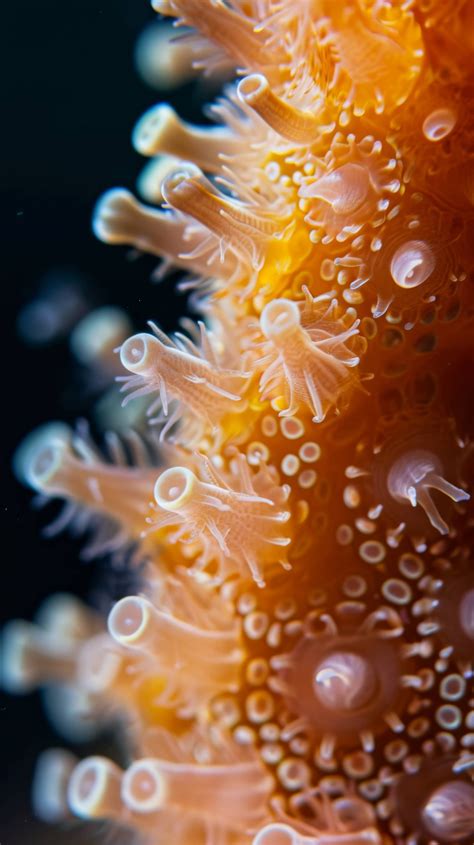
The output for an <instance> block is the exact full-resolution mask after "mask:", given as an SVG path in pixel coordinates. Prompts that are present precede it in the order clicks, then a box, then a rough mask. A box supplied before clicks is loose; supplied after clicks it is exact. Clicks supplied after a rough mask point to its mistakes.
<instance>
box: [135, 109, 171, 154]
mask: <svg viewBox="0 0 474 845" xmlns="http://www.w3.org/2000/svg"><path fill="white" fill-rule="evenodd" d="M176 125H177V117H176V114H175V112H174V109H172V108H171V106H168V105H167V104H166V103H160V104H159V105H158V106H153V107H152V108H151V109H148V111H146V112H145V114H144V115H143V116H142V117H141V118H140V120H139V121H138V122H137V124H136V126H135V128H134V130H133V133H132V143H133V146H134V147H135V149H136V151H137V152H138V153H141V154H142V155H145V156H152V155H155V154H156V153H159V152H160V151H161V144H162V142H163V139H164V136H165V133H166V132H168V130H169V129H170V128H171V130H173V128H174V127H176Z"/></svg>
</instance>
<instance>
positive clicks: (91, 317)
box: [70, 306, 131, 365]
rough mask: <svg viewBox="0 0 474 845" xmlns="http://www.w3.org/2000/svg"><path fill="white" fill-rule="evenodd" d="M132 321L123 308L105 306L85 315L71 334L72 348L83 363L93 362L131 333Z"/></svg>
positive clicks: (118, 344)
mask: <svg viewBox="0 0 474 845" xmlns="http://www.w3.org/2000/svg"><path fill="white" fill-rule="evenodd" d="M130 330H131V324H130V321H129V319H128V317H127V315H126V314H125V312H124V311H122V309H121V308H116V307H114V306H104V307H103V308H96V310H95V311H92V313H91V314H88V315H87V317H84V319H82V320H81V321H80V323H78V325H77V326H76V327H75V329H74V331H73V332H72V335H71V340H70V343H71V349H72V352H73V354H74V355H75V357H76V358H77V360H78V361H80V363H81V364H86V365H87V364H93V363H95V362H96V361H97V360H100V358H101V357H102V355H103V354H104V353H105V354H107V353H108V352H110V351H111V350H112V349H115V347H117V346H120V344H121V343H123V341H124V340H125V338H126V337H127V335H129V334H130Z"/></svg>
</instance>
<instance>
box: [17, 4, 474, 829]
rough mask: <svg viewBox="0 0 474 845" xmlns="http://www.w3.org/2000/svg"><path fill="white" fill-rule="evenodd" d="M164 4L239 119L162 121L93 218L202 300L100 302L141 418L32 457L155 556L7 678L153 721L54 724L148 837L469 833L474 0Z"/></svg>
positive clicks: (86, 351) (91, 331)
mask: <svg viewBox="0 0 474 845" xmlns="http://www.w3.org/2000/svg"><path fill="white" fill-rule="evenodd" d="M153 6H154V8H155V10H156V11H157V12H158V13H160V15H162V16H164V18H169V19H171V20H173V19H174V20H175V25H176V26H177V28H178V29H177V33H176V32H175V31H174V30H172V29H171V27H170V22H169V21H163V23H162V29H161V34H160V37H159V39H158V40H157V42H156V44H155V49H156V50H158V51H159V54H158V55H159V61H157V62H156V67H155V73H156V72H159V73H161V75H162V82H163V81H164V84H165V85H166V84H169V85H174V84H179V83H180V82H181V81H182V80H184V79H186V78H188V77H189V75H191V74H192V73H194V72H196V69H200V70H201V72H202V73H203V74H207V75H208V74H211V75H214V76H217V77H218V78H222V80H226V82H225V87H224V93H223V95H222V97H220V98H219V99H217V100H216V101H215V102H214V103H213V104H212V105H211V106H210V107H209V116H210V117H211V119H212V120H213V121H214V123H215V125H214V126H209V125H206V126H193V125H189V124H186V123H184V122H183V121H181V120H180V118H179V117H178V116H177V115H176V113H175V112H174V110H173V109H172V108H171V107H169V106H168V105H163V104H159V105H157V106H154V107H152V108H151V109H150V110H149V111H148V112H147V113H146V114H145V115H144V116H143V117H142V118H141V120H140V121H139V122H138V124H137V126H136V128H135V130H134V134H133V142H134V145H135V147H136V149H137V150H138V151H139V152H140V153H142V154H143V155H144V156H148V157H149V158H150V162H149V164H148V165H147V168H146V170H145V171H144V173H143V175H142V177H141V179H140V187H141V190H142V193H143V196H144V199H145V200H146V201H148V202H150V203H151V204H150V205H145V204H143V203H142V202H139V201H137V200H136V199H135V198H134V197H133V196H132V195H131V194H130V193H129V192H128V191H126V190H124V189H114V190H111V191H109V192H108V193H107V194H105V196H103V197H102V198H101V200H100V201H99V203H98V205H97V207H96V210H95V213H94V230H95V232H96V234H97V235H98V237H99V238H101V239H102V240H104V241H106V242H108V243H113V244H126V245H128V246H132V247H133V248H134V249H136V250H139V251H145V252H149V253H151V254H153V255H156V256H157V257H159V259H160V262H161V263H160V265H159V269H158V276H159V277H162V276H163V275H164V274H166V273H167V272H168V270H169V269H171V268H179V269H180V271H181V273H180V281H179V284H180V286H181V287H182V288H183V289H185V290H187V291H189V297H190V303H191V307H192V308H193V309H194V312H195V313H196V314H197V319H196V321H192V320H189V319H186V320H184V321H183V331H182V332H177V333H176V334H174V335H173V336H172V337H168V336H167V335H165V334H164V333H163V332H162V331H161V329H160V328H159V326H157V325H156V324H154V323H150V324H149V327H148V329H147V330H146V331H141V332H140V333H138V334H135V335H133V336H131V337H128V338H127V337H126V334H124V331H126V330H124V327H123V325H121V324H120V320H118V318H116V316H114V314H113V313H111V312H107V313H105V314H103V313H102V314H98V315H95V316H94V318H93V319H92V318H88V322H86V323H85V324H84V325H83V326H82V328H81V333H80V335H77V336H76V340H77V343H76V346H77V345H78V346H79V347H80V349H81V350H82V352H81V354H83V355H84V356H85V357H88V360H89V361H91V360H93V361H95V362H96V366H97V368H101V367H102V368H103V369H104V368H105V369H107V371H108V372H109V373H113V372H119V373H120V375H119V376H118V379H119V381H120V382H121V390H122V393H123V406H124V410H123V411H122V413H123V414H130V419H131V420H133V428H134V430H133V431H131V432H129V433H128V434H126V435H125V436H123V437H120V438H119V437H118V435H117V434H116V433H115V431H108V432H107V433H106V434H105V435H104V444H103V446H102V445H101V446H100V447H97V445H95V444H94V443H93V442H92V440H91V437H90V435H89V433H88V431H87V430H86V429H85V428H84V426H82V427H79V428H78V429H77V430H72V429H70V428H68V427H67V426H65V425H62V424H59V423H54V424H51V425H47V426H45V427H43V428H42V429H40V430H39V431H36V432H34V433H33V434H32V435H31V436H30V437H29V438H28V439H27V441H26V442H25V443H24V444H23V445H22V446H21V447H20V449H19V451H18V453H17V456H16V458H15V466H16V470H17V474H18V475H19V476H20V478H21V479H22V480H23V481H24V482H26V483H27V484H28V485H29V486H31V487H32V488H33V489H34V490H35V491H36V492H37V493H38V494H39V496H40V498H41V499H42V500H44V501H47V500H49V499H50V498H53V497H54V498H55V497H59V498H60V499H63V500H64V502H65V504H64V507H63V510H62V512H61V514H60V516H59V517H58V520H57V522H56V523H55V524H54V525H53V526H50V529H49V530H50V531H51V533H54V530H59V529H62V528H69V529H73V530H74V531H79V532H85V533H86V534H87V545H86V554H87V555H88V556H92V557H93V556H102V555H108V556H110V558H111V565H112V566H113V565H114V560H115V561H116V560H117V559H119V558H120V559H121V560H122V561H123V560H127V561H128V565H129V566H130V567H134V568H135V570H136V579H135V580H136V585H137V586H136V592H135V594H134V595H128V596H125V597H123V598H122V599H120V601H118V602H117V603H116V604H114V605H113V606H112V607H111V609H110V613H109V615H108V618H107V619H106V620H103V619H101V618H99V617H98V616H97V615H96V614H95V613H94V612H93V611H91V610H88V609H87V608H86V607H84V606H83V605H82V604H80V603H79V602H78V601H77V600H75V599H74V598H73V597H72V596H66V595H59V596H53V597H52V598H51V599H50V600H49V601H48V602H47V603H46V604H45V605H44V606H43V607H41V608H40V610H39V612H38V617H37V619H36V620H35V622H33V623H30V622H23V621H15V622H12V623H10V624H9V626H8V627H7V629H6V631H5V634H4V647H5V656H6V661H5V662H6V669H7V671H6V684H7V687H8V688H9V689H10V690H12V691H18V692H27V691H29V690H31V689H33V688H35V687H37V686H40V687H42V686H46V687H47V690H48V696H47V698H46V701H47V702H49V704H48V706H49V709H50V711H51V712H52V713H53V714H56V719H57V722H58V726H59V727H60V729H61V730H62V732H63V733H66V734H69V735H72V736H76V737H78V738H79V737H84V736H92V735H93V733H94V731H96V730H98V729H99V728H100V727H101V726H103V725H104V723H106V722H112V723H114V724H115V725H116V729H117V732H118V735H119V736H120V737H121V738H122V741H123V746H124V749H125V750H124V752H123V759H121V760H120V761H114V760H111V759H108V758H105V757H101V756H95V757H94V756H93V757H87V758H85V759H82V760H80V761H79V760H78V759H77V758H76V757H75V756H74V755H72V754H71V753H70V752H67V751H61V750H59V749H54V750H51V751H50V752H47V753H45V754H44V755H43V756H42V757H41V758H40V760H39V762H38V768H37V772H36V776H35V782H34V790H33V799H34V804H35V808H36V810H37V812H38V813H39V815H40V816H42V817H43V818H44V819H47V820H50V821H55V822H65V823H69V824H70V823H71V820H72V819H73V817H78V818H79V819H85V820H97V819H99V820H106V821H107V822H108V823H109V824H108V826H107V828H106V832H105V834H104V841H105V838H107V837H109V835H110V831H109V827H110V828H111V829H112V830H113V831H115V832H117V833H120V832H122V834H123V835H124V836H125V840H124V841H127V842H131V841H133V840H134V838H135V837H138V838H140V837H141V838H143V840H144V841H145V842H146V843H149V845H417V843H427V845H428V843H429V845H448V843H450V845H472V843H473V842H474V782H473V775H474V682H473V678H474V668H473V667H474V568H473V564H472V551H471V544H472V540H473V524H474V522H473V511H472V503H471V500H470V495H469V492H470V488H471V486H472V481H473V475H474V462H473V438H474V389H473V385H472V369H473V364H474V292H473V287H472V286H473V278H474V277H473V273H474V250H473V235H472V232H473V225H474V116H473V103H474V60H473V55H474V52H473V51H474V20H473V5H472V2H471V0H454V2H451V3H449V4H447V3H444V2H441V0H407V2H403V1H402V0H291V2H290V0H229V2H227V0H226V1H225V2H224V0H154V2H153ZM157 68H158V70H157ZM157 296H158V297H159V289H158V290H157ZM117 320H118V322H117ZM140 328H142V329H143V328H145V327H140ZM114 346H116V347H117V350H116V351H117V353H118V355H117V356H115V358H114V357H113V356H112V355H111V349H112V348H113V347H114ZM116 390H118V388H116ZM132 412H133V413H132ZM111 427H112V428H115V429H120V430H123V424H122V423H121V422H119V420H118V419H117V421H116V423H114V425H112V426H111Z"/></svg>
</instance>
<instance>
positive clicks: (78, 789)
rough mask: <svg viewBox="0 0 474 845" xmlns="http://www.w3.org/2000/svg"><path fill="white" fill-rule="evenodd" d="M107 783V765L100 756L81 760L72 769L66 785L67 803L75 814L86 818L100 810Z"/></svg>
mask: <svg viewBox="0 0 474 845" xmlns="http://www.w3.org/2000/svg"><path fill="white" fill-rule="evenodd" d="M106 785H107V765H106V764H105V762H104V761H103V760H102V759H101V758H100V757H89V758H88V759H86V760H82V762H81V763H79V764H78V765H77V766H76V768H75V769H74V771H73V773H72V775H71V780H70V781H69V787H68V803H69V806H70V808H71V810H72V812H73V813H74V814H75V815H76V816H80V817H81V818H84V819H88V818H91V817H92V816H95V815H97V814H98V812H99V811H100V805H101V802H102V799H103V796H104V793H105V789H106Z"/></svg>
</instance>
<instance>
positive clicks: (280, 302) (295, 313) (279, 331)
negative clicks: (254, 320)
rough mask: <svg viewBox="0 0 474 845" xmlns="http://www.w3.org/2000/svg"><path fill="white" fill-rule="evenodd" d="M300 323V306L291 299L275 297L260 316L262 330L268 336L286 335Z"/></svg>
mask: <svg viewBox="0 0 474 845" xmlns="http://www.w3.org/2000/svg"><path fill="white" fill-rule="evenodd" d="M299 324H300V312H299V308H298V306H297V305H296V303H295V302H291V300H289V299H274V300H273V302H269V303H268V305H266V306H265V308H264V309H263V311H262V316H261V317H260V325H261V328H262V332H263V333H264V335H265V336H266V337H268V338H275V337H278V336H281V335H284V334H285V333H286V332H287V331H290V330H291V329H293V328H294V327H295V326H298V325H299Z"/></svg>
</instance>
